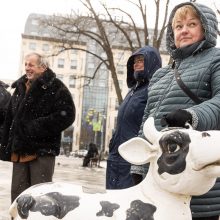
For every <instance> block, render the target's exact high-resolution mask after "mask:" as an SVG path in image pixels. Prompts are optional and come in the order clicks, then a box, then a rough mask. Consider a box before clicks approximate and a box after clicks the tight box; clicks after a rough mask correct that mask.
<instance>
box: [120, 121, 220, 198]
mask: <svg viewBox="0 0 220 220" xmlns="http://www.w3.org/2000/svg"><path fill="white" fill-rule="evenodd" d="M143 131H144V135H145V137H146V140H145V139H142V138H139V137H136V138H132V139H130V140H129V141H127V142H125V143H123V144H122V145H121V146H120V147H119V153H120V154H121V156H122V157H123V158H124V159H125V160H127V161H129V162H130V163H132V164H136V165H141V164H145V163H149V162H150V170H149V175H151V176H153V178H154V180H155V182H156V183H157V184H158V185H159V186H160V187H161V188H163V189H165V190H167V191H170V192H174V193H181V194H187V195H200V194H203V193H205V192H207V191H208V190H209V189H210V188H211V187H212V186H213V185H214V183H215V180H216V177H219V176H220V131H204V132H200V131H196V130H193V129H192V128H189V129H184V128H173V129H166V130H163V131H161V132H159V131H157V130H156V128H155V125H154V119H153V118H148V119H147V121H146V122H145V124H144V127H143ZM147 178H148V177H147Z"/></svg>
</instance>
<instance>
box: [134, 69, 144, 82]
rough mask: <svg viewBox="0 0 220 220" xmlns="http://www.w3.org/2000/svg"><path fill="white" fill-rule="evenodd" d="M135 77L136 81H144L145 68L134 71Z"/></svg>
mask: <svg viewBox="0 0 220 220" xmlns="http://www.w3.org/2000/svg"><path fill="white" fill-rule="evenodd" d="M134 78H135V80H136V81H139V82H140V81H143V79H144V70H141V71H137V72H134Z"/></svg>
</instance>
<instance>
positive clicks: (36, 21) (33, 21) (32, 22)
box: [31, 19, 39, 25]
mask: <svg viewBox="0 0 220 220" xmlns="http://www.w3.org/2000/svg"><path fill="white" fill-rule="evenodd" d="M31 24H33V25H39V22H38V20H37V19H32V21H31Z"/></svg>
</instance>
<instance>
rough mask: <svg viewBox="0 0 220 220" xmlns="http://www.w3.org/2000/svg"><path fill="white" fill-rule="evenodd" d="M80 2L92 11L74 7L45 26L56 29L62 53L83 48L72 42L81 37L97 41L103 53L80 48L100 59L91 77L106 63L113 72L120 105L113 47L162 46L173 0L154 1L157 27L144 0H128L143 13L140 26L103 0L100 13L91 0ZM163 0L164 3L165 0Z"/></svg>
mask: <svg viewBox="0 0 220 220" xmlns="http://www.w3.org/2000/svg"><path fill="white" fill-rule="evenodd" d="M79 1H80V2H81V3H82V5H83V7H84V8H85V9H87V12H88V14H86V15H82V14H80V13H79V12H77V11H74V10H72V13H71V14H70V15H68V16H60V15H59V16H57V15H54V16H52V17H49V18H48V19H44V20H43V21H42V23H43V25H44V26H45V27H47V28H51V30H53V31H54V36H55V37H56V38H58V39H60V40H62V44H61V47H62V49H61V50H60V51H59V53H61V52H62V51H64V50H71V49H79V48H76V46H75V45H74V44H73V43H72V42H75V41H79V40H80V41H85V42H91V41H93V42H94V43H95V44H96V45H97V47H98V49H99V53H94V51H92V50H90V49H80V50H84V51H85V52H87V53H89V54H92V55H93V56H94V57H96V59H98V60H99V63H98V64H97V68H96V71H95V72H94V74H93V75H92V76H89V77H91V78H94V77H95V74H96V73H97V71H98V69H99V67H100V66H101V65H103V64H104V65H105V66H106V67H107V69H108V70H109V71H110V73H111V76H112V79H113V83H114V87H115V91H116V94H117V98H118V102H119V104H120V103H121V102H122V95H121V90H120V87H119V82H118V77H117V71H116V69H117V68H116V63H115V60H114V56H113V49H114V48H120V49H124V50H130V51H131V52H133V51H134V50H136V49H137V48H140V47H142V46H144V45H152V46H154V47H156V48H158V49H160V47H161V42H162V38H163V35H164V32H165V29H166V23H167V14H168V6H169V0H166V4H165V7H161V4H162V3H161V0H154V3H155V8H156V12H155V14H156V17H155V25H154V28H153V29H149V28H148V20H147V12H148V11H147V3H143V1H141V0H137V1H135V2H134V1H131V0H124V1H125V3H127V4H131V6H133V7H135V8H136V9H137V12H138V13H140V17H141V21H139V22H138V25H137V24H136V22H135V19H134V17H133V16H132V15H131V14H129V12H127V11H125V10H123V9H121V8H110V7H108V6H107V5H105V4H103V3H101V2H100V6H102V8H103V10H102V12H98V11H97V10H96V9H95V8H94V6H93V4H92V1H91V0H79ZM162 1H163V2H164V0H162ZM112 12H115V13H117V14H119V15H121V18H122V17H123V19H119V20H117V19H115V18H114V16H113V15H112V14H113V13H112ZM149 13H150V12H149ZM160 15H163V21H162V26H161V27H159V19H160ZM119 36H120V39H122V40H123V42H121V41H122V40H118V38H119ZM119 43H120V44H119ZM103 54H104V56H103ZM87 77H88V76H87Z"/></svg>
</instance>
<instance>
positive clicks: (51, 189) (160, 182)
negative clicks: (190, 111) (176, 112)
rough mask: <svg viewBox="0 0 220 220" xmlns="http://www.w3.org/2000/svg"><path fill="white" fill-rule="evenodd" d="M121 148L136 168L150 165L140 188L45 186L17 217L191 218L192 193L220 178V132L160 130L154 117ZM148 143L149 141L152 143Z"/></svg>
mask: <svg viewBox="0 0 220 220" xmlns="http://www.w3.org/2000/svg"><path fill="white" fill-rule="evenodd" d="M144 134H145V137H146V140H145V139H142V138H139V137H136V138H133V139H131V140H129V141H127V142H126V143H124V144H122V145H121V146H120V148H119V152H120V154H121V155H122V156H123V157H124V158H125V159H126V160H128V161H129V162H131V163H133V164H137V165H140V164H144V163H147V162H150V168H149V172H148V175H147V177H146V178H145V179H144V180H143V181H142V182H141V183H140V184H139V185H137V186H134V187H131V188H128V189H123V190H107V191H106V192H104V193H97V194H90V193H86V192H84V191H83V187H80V186H76V185H73V184H70V183H64V182H61V183H43V184H39V185H35V186H32V187H30V188H29V189H27V190H26V191H24V192H23V193H22V194H21V195H20V196H18V198H17V199H16V200H15V201H14V203H13V204H12V205H11V207H10V210H9V212H10V214H11V216H12V217H14V219H16V220H20V219H28V220H44V219H46V220H49V219H50V220H55V219H63V220H88V219H89V220H97V219H100V220H104V219H108V220H110V219H117V220H140V219H143V220H171V219H178V220H190V219H191V212H190V208H189V203H190V199H191V195H200V194H204V193H205V192H207V191H208V190H209V189H210V188H211V187H212V186H213V185H214V183H215V180H216V177H218V176H220V146H219V143H220V131H206V132H199V131H195V130H193V129H191V128H189V129H181V128H174V129H170V130H164V131H161V132H158V131H157V130H156V128H155V126H154V119H153V118H149V119H148V120H147V121H146V122H145V124H144ZM147 140H148V141H147Z"/></svg>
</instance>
